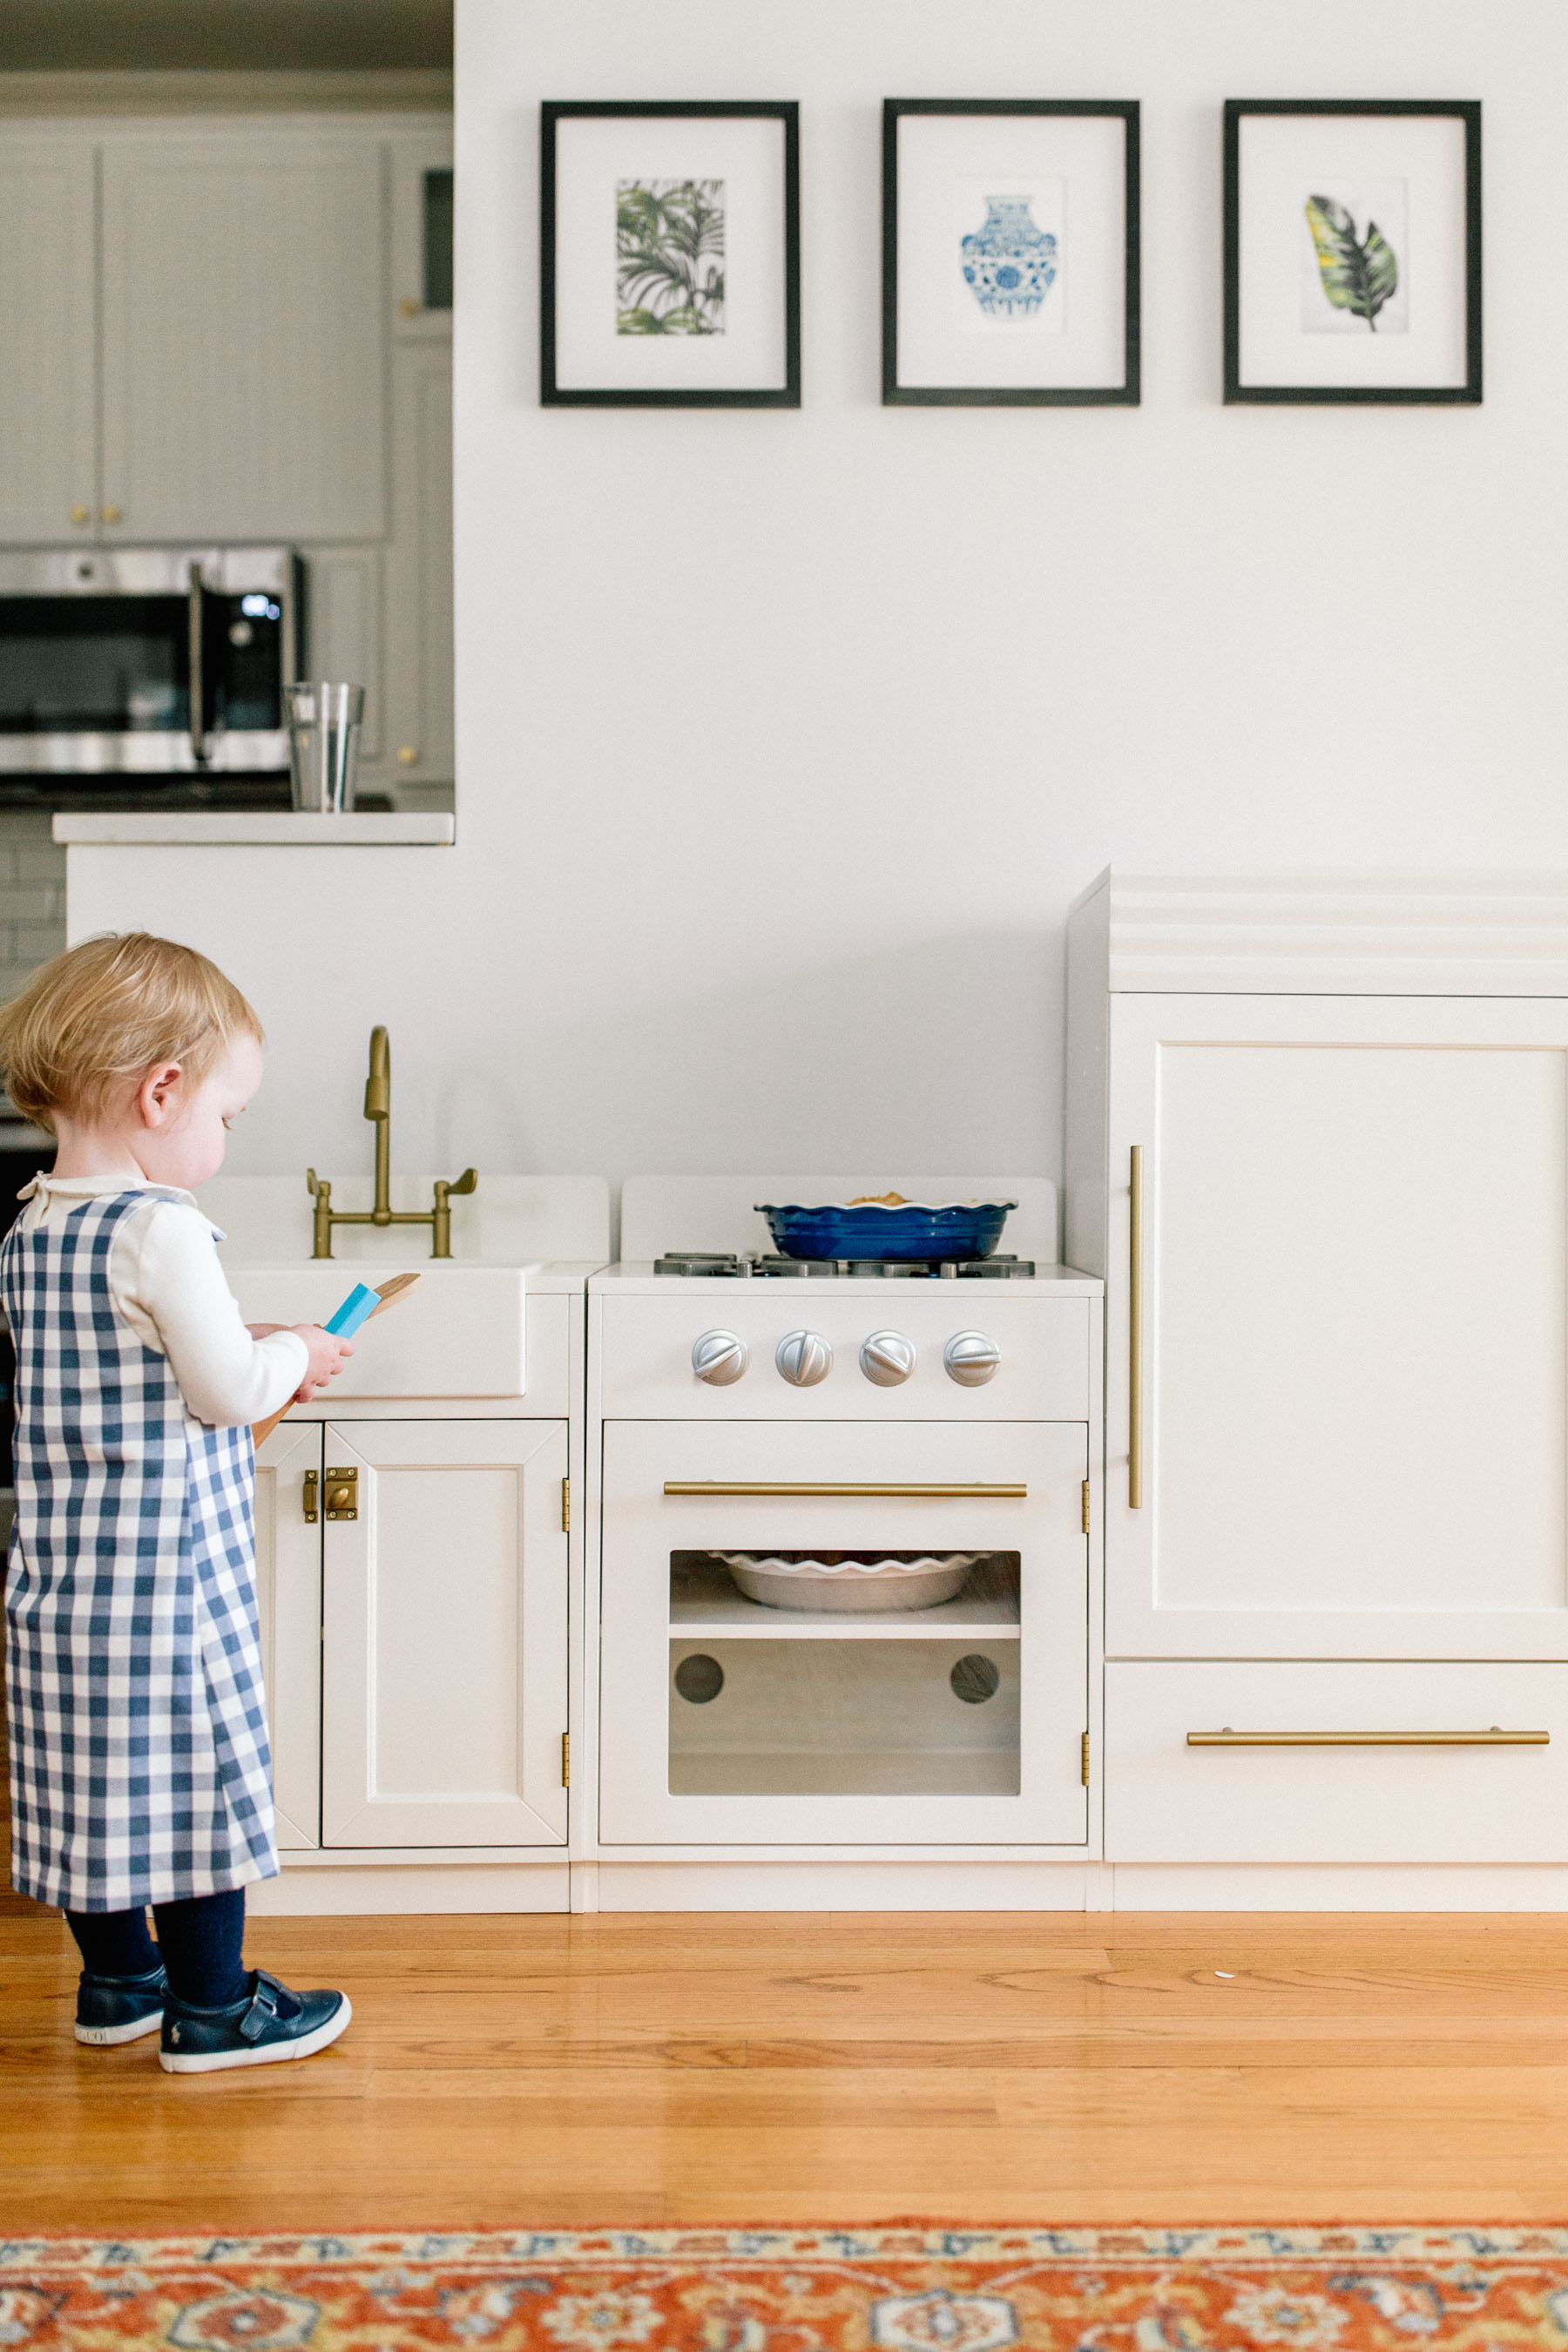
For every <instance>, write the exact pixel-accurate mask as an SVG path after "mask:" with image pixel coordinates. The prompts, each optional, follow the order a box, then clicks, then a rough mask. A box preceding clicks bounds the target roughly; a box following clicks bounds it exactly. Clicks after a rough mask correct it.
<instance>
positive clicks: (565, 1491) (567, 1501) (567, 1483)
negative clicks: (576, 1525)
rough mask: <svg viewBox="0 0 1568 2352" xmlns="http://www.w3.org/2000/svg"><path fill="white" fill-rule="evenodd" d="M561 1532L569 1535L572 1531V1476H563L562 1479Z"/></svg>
mask: <svg viewBox="0 0 1568 2352" xmlns="http://www.w3.org/2000/svg"><path fill="white" fill-rule="evenodd" d="M561 1532H562V1534H563V1535H567V1536H569V1535H570V1534H571V1532H572V1481H571V1479H570V1478H563V1480H562V1481H561Z"/></svg>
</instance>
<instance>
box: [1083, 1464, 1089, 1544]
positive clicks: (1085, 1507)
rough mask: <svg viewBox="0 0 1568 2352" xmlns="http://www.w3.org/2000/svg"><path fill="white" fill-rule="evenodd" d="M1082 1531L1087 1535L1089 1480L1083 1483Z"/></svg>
mask: <svg viewBox="0 0 1568 2352" xmlns="http://www.w3.org/2000/svg"><path fill="white" fill-rule="evenodd" d="M1083 1531H1084V1533H1085V1535H1088V1533H1089V1480H1088V1479H1087V1478H1086V1479H1085V1480H1084V1482H1083Z"/></svg>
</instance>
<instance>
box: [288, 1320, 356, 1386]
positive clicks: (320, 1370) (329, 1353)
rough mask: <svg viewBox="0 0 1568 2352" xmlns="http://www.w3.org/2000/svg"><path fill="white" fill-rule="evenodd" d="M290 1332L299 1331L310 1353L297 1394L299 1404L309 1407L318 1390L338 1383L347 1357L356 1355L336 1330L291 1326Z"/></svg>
mask: <svg viewBox="0 0 1568 2352" xmlns="http://www.w3.org/2000/svg"><path fill="white" fill-rule="evenodd" d="M289 1329H290V1330H292V1331H296V1332H298V1334H299V1336H300V1339H303V1341H304V1342H305V1345H306V1347H307V1348H308V1349H310V1361H309V1363H308V1364H307V1365H306V1367H305V1377H304V1379H303V1380H302V1381H300V1385H299V1387H298V1388H297V1389H296V1390H295V1391H294V1402H295V1403H296V1404H309V1403H310V1399H311V1398H312V1397H313V1396H314V1395H315V1393H316V1391H317V1390H318V1389H324V1388H325V1387H326V1385H327V1382H328V1381H331V1380H335V1379H336V1378H337V1376H338V1374H339V1372H341V1371H342V1368H343V1362H344V1360H345V1358H347V1357H349V1356H352V1355H353V1344H352V1343H351V1342H350V1341H349V1340H347V1339H339V1338H338V1336H337V1334H336V1332H334V1331H323V1330H322V1328H321V1325H320V1324H319V1323H292V1324H290V1325H289Z"/></svg>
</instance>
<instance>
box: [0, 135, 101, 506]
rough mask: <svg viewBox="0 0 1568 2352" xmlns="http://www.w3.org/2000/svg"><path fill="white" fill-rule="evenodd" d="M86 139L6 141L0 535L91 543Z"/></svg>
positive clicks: (93, 405) (92, 402) (92, 164)
mask: <svg viewBox="0 0 1568 2352" xmlns="http://www.w3.org/2000/svg"><path fill="white" fill-rule="evenodd" d="M96 171H97V150H96V146H95V143H94V142H93V141H92V140H91V139H87V138H81V137H74V138H73V137H72V136H70V135H69V134H67V135H66V136H64V137H60V138H57V137H54V136H51V137H49V138H48V139H47V140H43V139H37V138H18V137H9V136H8V137H7V138H6V139H5V141H4V142H3V143H0V451H3V452H4V453H5V463H4V466H3V467H0V539H4V540H9V541H14V542H19V543H21V544H24V545H26V544H37V543H39V542H43V543H47V544H58V543H59V542H61V541H69V540H71V539H75V538H80V539H88V538H89V537H91V536H92V535H93V534H94V532H95V530H96V526H97V522H98V511H99V503H100V500H99V483H98V384H97V361H96V346H97V331H96V323H95V320H94V299H93V279H94V235H93V214H94V205H95V173H96Z"/></svg>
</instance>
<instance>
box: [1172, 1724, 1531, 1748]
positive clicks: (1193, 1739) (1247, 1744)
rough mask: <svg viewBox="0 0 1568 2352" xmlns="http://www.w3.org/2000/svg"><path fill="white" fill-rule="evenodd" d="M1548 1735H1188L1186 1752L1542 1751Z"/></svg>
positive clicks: (1499, 1731) (1495, 1731)
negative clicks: (1379, 1749)
mask: <svg viewBox="0 0 1568 2352" xmlns="http://www.w3.org/2000/svg"><path fill="white" fill-rule="evenodd" d="M1551 1739H1552V1734H1551V1733H1550V1732H1549V1731H1504V1729H1503V1728H1502V1727H1501V1725H1500V1724H1497V1723H1494V1724H1493V1725H1492V1727H1491V1729H1490V1730H1489V1731H1232V1729H1231V1727H1230V1726H1229V1725H1228V1724H1226V1727H1225V1729H1224V1730H1223V1731H1189V1732H1188V1734H1187V1746H1188V1747H1189V1748H1545V1747H1548V1746H1549V1745H1550V1744H1551Z"/></svg>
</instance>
